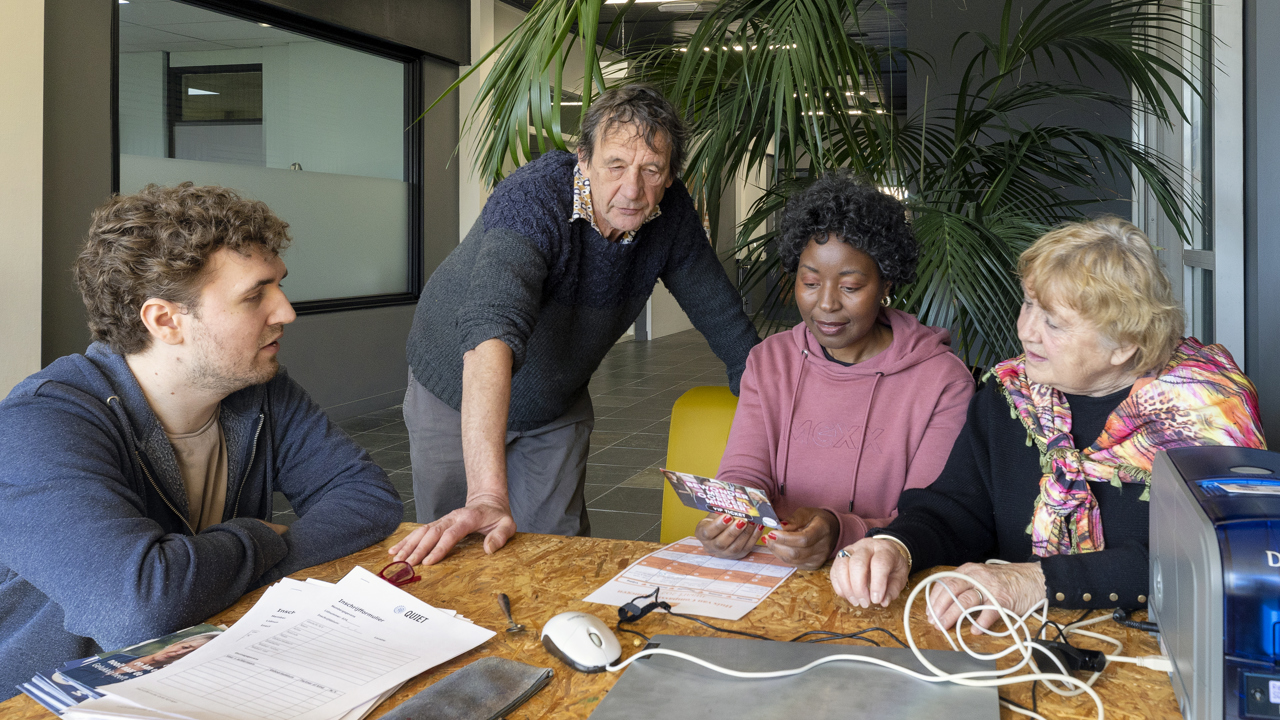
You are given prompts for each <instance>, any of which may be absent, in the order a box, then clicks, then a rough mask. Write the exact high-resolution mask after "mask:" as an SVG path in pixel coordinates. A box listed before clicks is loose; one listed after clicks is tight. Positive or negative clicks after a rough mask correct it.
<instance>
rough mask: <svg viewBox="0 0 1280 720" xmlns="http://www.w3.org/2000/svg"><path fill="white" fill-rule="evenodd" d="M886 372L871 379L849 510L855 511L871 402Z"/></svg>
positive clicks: (863, 414)
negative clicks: (854, 502)
mask: <svg viewBox="0 0 1280 720" xmlns="http://www.w3.org/2000/svg"><path fill="white" fill-rule="evenodd" d="M882 377H884V373H882V372H878V373H876V379H875V380H872V381H871V392H869V393H867V407H866V410H864V411H863V413H862V438H861V439H860V440H859V441H858V457H857V459H855V460H854V461H853V479H852V480H851V481H850V487H849V512H853V501H854V498H856V497H857V496H858V468H859V467H861V466H862V454H863V453H864V452H866V450H867V429H868V428H867V423H869V422H871V403H872V401H874V400H875V398H876V388H878V387H880V378H882Z"/></svg>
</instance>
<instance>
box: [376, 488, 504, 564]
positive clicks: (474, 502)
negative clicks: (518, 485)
mask: <svg viewBox="0 0 1280 720" xmlns="http://www.w3.org/2000/svg"><path fill="white" fill-rule="evenodd" d="M473 532H478V533H484V535H485V538H484V551H485V553H487V554H490V555H492V554H493V553H494V552H497V551H498V549H499V548H501V547H502V546H503V545H506V544H507V541H508V540H510V539H511V536H512V535H515V533H516V521H515V520H514V519H512V517H511V508H510V506H508V505H507V502H506V498H501V499H499V498H495V497H480V498H475V499H468V501H467V505H466V506H465V507H461V508H458V509H457V510H454V511H453V512H451V513H449V514H448V515H445V516H444V517H442V518H440V519H439V520H436V521H435V522H433V523H428V524H426V525H423V526H422V527H420V528H418V529H417V530H414V531H413V532H411V533H409V535H408V537H406V538H405V539H403V540H401V541H400V542H398V543H396V544H395V545H393V546H391V549H390V550H388V551H387V552H388V554H390V555H392V556H393V558H394V559H395V560H403V561H404V562H407V563H409V564H410V565H418V564H422V565H434V564H436V563H438V562H440V561H441V560H443V559H444V558H445V556H446V555H448V554H449V551H450V550H452V549H453V547H454V546H455V545H457V544H458V542H459V541H460V540H462V538H464V537H466V536H467V535H470V534H471V533H473Z"/></svg>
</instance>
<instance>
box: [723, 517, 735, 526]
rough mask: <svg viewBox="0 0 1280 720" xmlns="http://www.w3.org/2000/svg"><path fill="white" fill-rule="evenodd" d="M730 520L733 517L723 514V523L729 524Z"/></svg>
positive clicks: (731, 520)
mask: <svg viewBox="0 0 1280 720" xmlns="http://www.w3.org/2000/svg"><path fill="white" fill-rule="evenodd" d="M731 522H733V518H731V517H729V516H728V515H725V516H724V524H725V525H728V524H729V523H731Z"/></svg>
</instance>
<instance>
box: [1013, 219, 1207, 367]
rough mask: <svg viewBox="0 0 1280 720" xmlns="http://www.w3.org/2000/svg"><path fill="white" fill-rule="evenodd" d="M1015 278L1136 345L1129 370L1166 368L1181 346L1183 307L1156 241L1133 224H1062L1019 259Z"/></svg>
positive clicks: (1050, 304)
mask: <svg viewBox="0 0 1280 720" xmlns="http://www.w3.org/2000/svg"><path fill="white" fill-rule="evenodd" d="M1018 274H1019V275H1020V276H1021V277H1022V280H1023V282H1024V283H1025V284H1026V286H1027V289H1028V290H1029V291H1030V292H1031V293H1032V294H1033V295H1035V297H1036V300H1037V301H1039V303H1040V305H1041V306H1042V307H1044V308H1046V309H1052V308H1054V307H1058V306H1064V305H1065V306H1066V307H1069V308H1071V309H1072V310H1074V311H1076V312H1077V313H1079V314H1080V316H1081V317H1083V318H1084V319H1085V320H1087V321H1089V322H1091V323H1093V324H1094V326H1095V327H1097V328H1098V331H1099V332H1101V333H1102V334H1103V335H1104V336H1105V337H1107V338H1108V339H1110V340H1111V341H1112V342H1113V343H1114V344H1115V345H1135V346H1136V347H1137V352H1135V353H1134V354H1133V357H1132V358H1130V360H1129V369H1130V370H1132V371H1134V372H1137V373H1138V374H1145V373H1148V372H1151V371H1153V370H1158V369H1159V368H1161V367H1163V366H1164V365H1165V364H1166V363H1167V362H1169V358H1170V357H1171V356H1172V355H1173V351H1174V349H1175V348H1176V347H1177V346H1178V343H1180V342H1181V341H1182V333H1183V325H1184V320H1183V315H1182V307H1181V305H1179V304H1178V303H1177V302H1175V301H1174V297H1173V286H1172V285H1171V284H1170V283H1169V278H1168V276H1166V275H1165V273H1164V270H1163V269H1162V268H1161V267H1160V261H1159V260H1158V259H1157V258H1156V253H1155V249H1154V248H1153V247H1152V245H1151V241H1150V240H1148V239H1147V236H1146V235H1145V234H1143V232H1142V231H1141V230H1139V229H1138V228H1137V227H1135V226H1134V225H1133V224H1132V223H1130V222H1128V221H1126V220H1121V219H1120V218H1118V217H1102V218H1098V219H1097V220H1092V221H1089V222H1083V223H1067V224H1065V225H1061V226H1059V227H1057V228H1055V229H1053V230H1051V231H1049V232H1048V233H1047V234H1045V235H1044V236H1043V237H1041V238H1040V239H1039V240H1037V241H1035V243H1033V244H1032V245H1031V247H1029V248H1027V249H1026V250H1025V251H1024V252H1023V253H1022V255H1021V257H1019V258H1018Z"/></svg>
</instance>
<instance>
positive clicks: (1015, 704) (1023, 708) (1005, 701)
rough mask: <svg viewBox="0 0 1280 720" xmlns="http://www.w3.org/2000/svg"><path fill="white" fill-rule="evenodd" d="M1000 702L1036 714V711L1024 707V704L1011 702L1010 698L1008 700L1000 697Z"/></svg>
mask: <svg viewBox="0 0 1280 720" xmlns="http://www.w3.org/2000/svg"><path fill="white" fill-rule="evenodd" d="M1000 702H1003V703H1008V704H1009V705H1012V706H1014V707H1016V708H1018V709H1019V710H1030V711H1031V712H1035V710H1031V709H1030V708H1028V707H1027V706H1026V705H1023V704H1022V703H1020V702H1015V701H1013V700H1010V699H1009V698H1007V697H1003V696H1001V697H1000Z"/></svg>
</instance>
